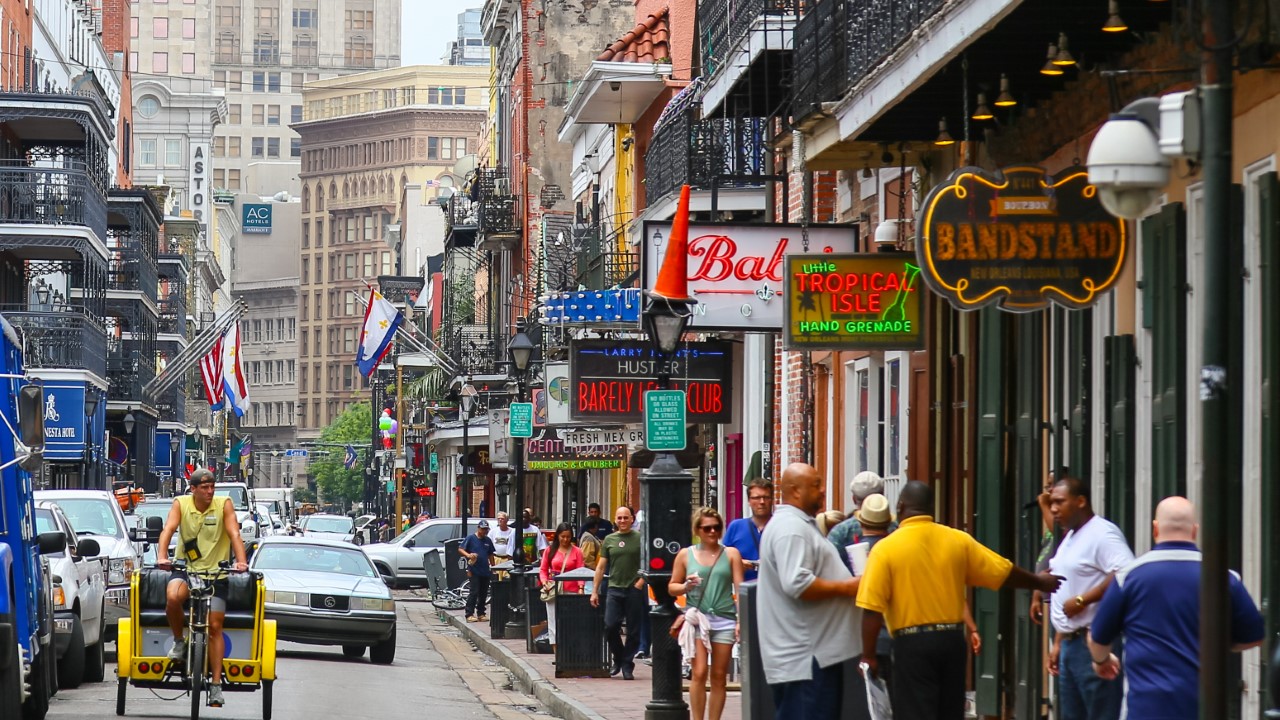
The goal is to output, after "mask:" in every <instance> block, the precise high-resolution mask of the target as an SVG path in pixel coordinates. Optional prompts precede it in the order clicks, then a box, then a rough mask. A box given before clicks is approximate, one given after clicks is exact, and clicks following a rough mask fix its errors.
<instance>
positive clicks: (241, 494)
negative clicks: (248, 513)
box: [213, 485, 249, 510]
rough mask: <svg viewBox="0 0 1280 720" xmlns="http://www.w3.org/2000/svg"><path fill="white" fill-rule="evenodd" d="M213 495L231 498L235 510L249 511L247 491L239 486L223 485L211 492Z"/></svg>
mask: <svg viewBox="0 0 1280 720" xmlns="http://www.w3.org/2000/svg"><path fill="white" fill-rule="evenodd" d="M213 494H214V495H221V496H222V497H229V498H231V504H232V505H234V506H235V508H236V509H237V510H248V509H249V491H248V490H245V489H244V488H243V487H240V486H239V485H225V486H223V487H219V488H217V489H215V490H214V491H213Z"/></svg>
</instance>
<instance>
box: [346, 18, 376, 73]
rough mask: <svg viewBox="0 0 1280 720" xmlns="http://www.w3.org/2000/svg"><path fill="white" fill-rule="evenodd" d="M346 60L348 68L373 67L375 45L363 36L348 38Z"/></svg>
mask: <svg viewBox="0 0 1280 720" xmlns="http://www.w3.org/2000/svg"><path fill="white" fill-rule="evenodd" d="M370 14H372V13H370ZM344 59H345V60H346V64H347V67H373V43H372V42H369V41H368V40H366V39H365V36H363V35H352V36H351V37H349V38H347V42H346V45H345V56H344Z"/></svg>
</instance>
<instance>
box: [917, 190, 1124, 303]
mask: <svg viewBox="0 0 1280 720" xmlns="http://www.w3.org/2000/svg"><path fill="white" fill-rule="evenodd" d="M922 218H923V220H922V222H920V223H919V225H918V227H917V229H916V254H917V257H918V259H919V264H920V267H921V270H922V271H923V274H924V279H925V281H926V282H927V283H928V284H929V286H930V288H931V289H932V290H934V292H937V293H938V294H940V295H942V296H943V297H945V298H947V299H948V300H949V301H950V302H951V304H952V305H954V306H955V307H957V308H959V309H962V310H970V309H974V308H977V307H981V306H983V305H987V304H990V303H998V304H999V306H1000V307H1001V308H1002V309H1005V310H1010V311H1016V312H1025V311H1031V310H1038V309H1040V308H1043V307H1046V306H1047V305H1049V303H1051V302H1052V303H1057V304H1058V305H1062V306H1064V307H1069V308H1084V307H1088V306H1090V305H1092V304H1093V303H1094V302H1095V301H1096V300H1097V298H1098V295H1099V294H1101V293H1104V292H1106V291H1107V290H1108V289H1110V288H1111V286H1112V285H1113V284H1114V283H1115V281H1116V278H1117V277H1119V275H1120V270H1121V269H1122V268H1123V267H1124V261H1125V253H1126V251H1127V249H1128V248H1127V244H1126V239H1127V238H1126V237H1125V224H1124V221H1122V220H1119V219H1117V218H1115V217H1112V216H1111V214H1110V213H1108V212H1107V211H1106V210H1105V209H1104V208H1103V207H1102V203H1101V201H1099V200H1098V197H1097V189H1096V188H1095V187H1094V186H1092V185H1090V184H1089V181H1088V173H1087V171H1086V170H1085V169H1084V168H1082V167H1073V168H1069V169H1067V170H1064V171H1062V172H1061V173H1059V174H1057V175H1055V176H1050V175H1049V174H1048V172H1047V171H1046V170H1044V169H1043V168H1039V167H1032V166H1025V167H1011V168H1005V169H1004V170H1003V171H998V172H995V173H988V172H987V171H984V170H980V169H977V168H962V169H960V170H957V171H955V172H954V173H952V174H951V176H950V178H948V180H947V181H946V182H944V183H942V184H940V185H938V186H937V187H935V188H934V189H933V191H932V192H930V193H929V196H928V197H926V198H925V202H924V207H923V210H922Z"/></svg>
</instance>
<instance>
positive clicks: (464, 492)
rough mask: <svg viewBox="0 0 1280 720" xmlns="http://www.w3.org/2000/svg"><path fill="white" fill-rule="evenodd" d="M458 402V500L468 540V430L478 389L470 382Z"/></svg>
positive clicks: (469, 461) (469, 471) (469, 483)
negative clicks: (460, 431)
mask: <svg viewBox="0 0 1280 720" xmlns="http://www.w3.org/2000/svg"><path fill="white" fill-rule="evenodd" d="M458 402H459V405H460V406H461V408H462V413H461V414H462V482H461V483H460V484H459V485H458V500H459V501H460V502H461V504H462V511H461V516H462V537H463V538H466V537H467V535H469V534H470V533H469V532H467V512H468V511H469V510H470V507H468V506H469V505H471V452H470V450H469V449H468V448H467V443H468V440H469V438H468V437H467V429H468V427H470V425H471V408H472V406H473V405H475V402H476V388H475V386H474V385H472V384H471V383H470V381H468V382H467V384H466V385H463V386H462V389H461V390H459V391H458Z"/></svg>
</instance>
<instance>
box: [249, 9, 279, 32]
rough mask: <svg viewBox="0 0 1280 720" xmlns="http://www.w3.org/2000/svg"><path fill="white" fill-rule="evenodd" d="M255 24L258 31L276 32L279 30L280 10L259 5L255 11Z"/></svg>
mask: <svg viewBox="0 0 1280 720" xmlns="http://www.w3.org/2000/svg"><path fill="white" fill-rule="evenodd" d="M255 18H256V24H255V27H257V28H258V29H259V30H277V29H279V28H280V8H278V7H272V6H268V5H259V6H258V7H257V9H256V14H255Z"/></svg>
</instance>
